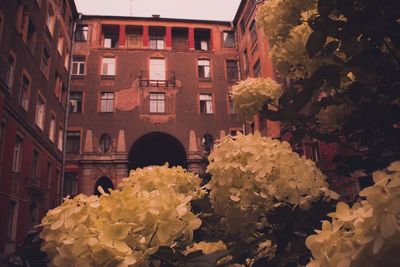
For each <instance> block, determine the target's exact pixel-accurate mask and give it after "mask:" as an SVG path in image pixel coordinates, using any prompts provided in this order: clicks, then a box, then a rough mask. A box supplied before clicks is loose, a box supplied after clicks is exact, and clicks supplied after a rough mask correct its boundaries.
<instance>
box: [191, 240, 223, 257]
mask: <svg viewBox="0 0 400 267" xmlns="http://www.w3.org/2000/svg"><path fill="white" fill-rule="evenodd" d="M227 249H228V247H227V246H226V245H225V243H224V242H223V241H221V240H220V241H218V242H205V241H201V242H198V243H194V244H192V245H191V246H188V247H187V248H186V250H185V251H184V252H183V254H184V255H187V254H189V253H191V252H195V251H198V250H201V252H203V254H211V253H213V252H216V251H220V250H227Z"/></svg>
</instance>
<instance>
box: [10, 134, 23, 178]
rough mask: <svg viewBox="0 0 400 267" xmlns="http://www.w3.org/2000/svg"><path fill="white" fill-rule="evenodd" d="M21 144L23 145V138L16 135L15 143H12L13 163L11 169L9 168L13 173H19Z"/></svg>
mask: <svg viewBox="0 0 400 267" xmlns="http://www.w3.org/2000/svg"><path fill="white" fill-rule="evenodd" d="M23 143H24V138H23V137H22V136H21V135H19V134H17V135H16V136H15V143H14V149H13V162H12V168H11V169H12V171H13V172H14V173H20V172H21V161H22V153H23Z"/></svg>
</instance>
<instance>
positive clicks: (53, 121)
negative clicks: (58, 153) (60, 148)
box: [49, 111, 57, 143]
mask: <svg viewBox="0 0 400 267" xmlns="http://www.w3.org/2000/svg"><path fill="white" fill-rule="evenodd" d="M56 128H57V117H56V114H55V113H54V112H53V111H50V120H49V139H50V141H51V142H53V143H55V141H56V132H57V130H56Z"/></svg>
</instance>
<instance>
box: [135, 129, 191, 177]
mask: <svg viewBox="0 0 400 267" xmlns="http://www.w3.org/2000/svg"><path fill="white" fill-rule="evenodd" d="M128 159H129V165H128V168H129V170H132V169H136V168H142V167H146V166H151V165H164V164H165V163H166V162H168V163H169V166H182V167H184V168H186V151H185V148H184V147H183V145H182V144H181V142H179V140H178V139H176V138H175V137H173V136H172V135H169V134H166V133H162V132H152V133H149V134H146V135H144V136H142V137H140V138H139V139H138V140H136V142H135V143H134V144H133V145H132V147H131V149H130V151H129V158H128Z"/></svg>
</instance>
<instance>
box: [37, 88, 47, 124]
mask: <svg viewBox="0 0 400 267" xmlns="http://www.w3.org/2000/svg"><path fill="white" fill-rule="evenodd" d="M40 102H41V105H40ZM39 105H40V106H39ZM45 119H46V99H45V98H44V97H43V96H42V95H41V94H38V96H37V99H36V109H35V124H36V125H37V126H38V127H39V128H40V129H41V130H42V131H43V130H44V125H45Z"/></svg>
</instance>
